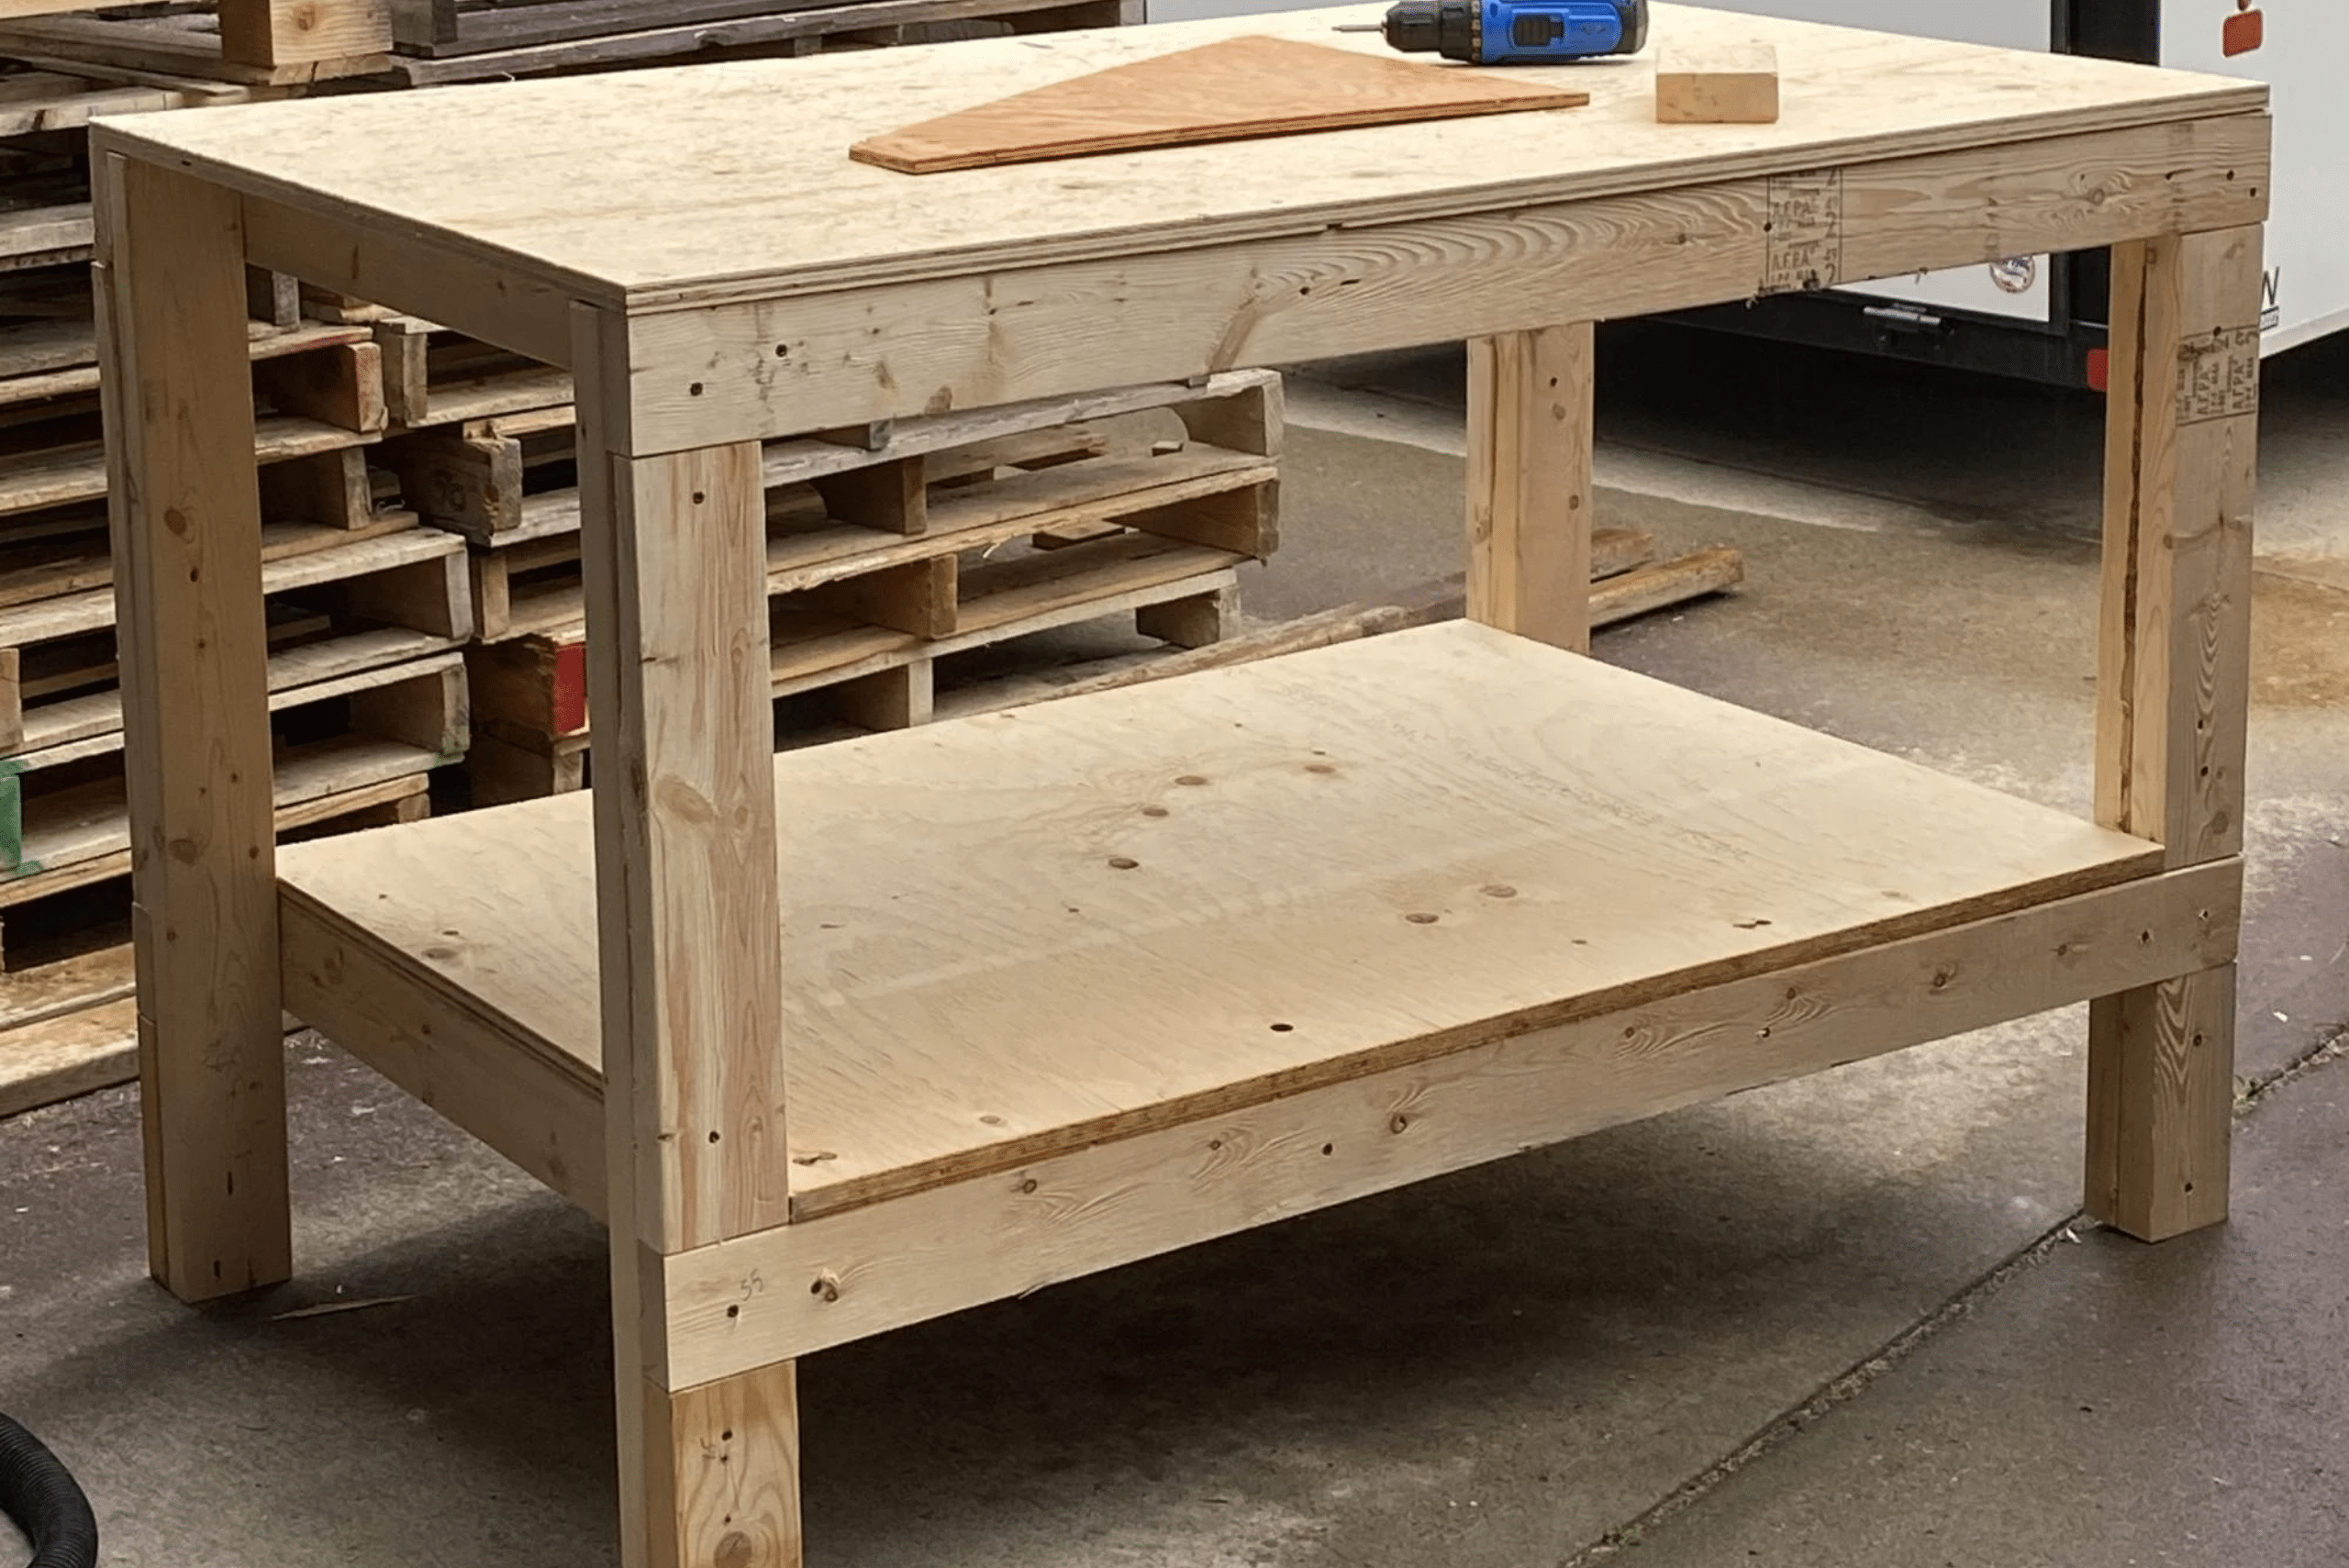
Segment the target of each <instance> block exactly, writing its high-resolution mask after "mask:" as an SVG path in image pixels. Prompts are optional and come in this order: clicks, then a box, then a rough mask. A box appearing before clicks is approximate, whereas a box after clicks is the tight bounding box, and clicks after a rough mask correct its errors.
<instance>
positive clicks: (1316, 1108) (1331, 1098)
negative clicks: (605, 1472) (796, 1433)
mask: <svg viewBox="0 0 2349 1568" xmlns="http://www.w3.org/2000/svg"><path fill="white" fill-rule="evenodd" d="M2241 895H2242V869H2241V864H2240V862H2216V863H2213V864H2210V865H2205V866H2200V867H2196V868H2194V869H2192V870H2189V871H2185V872H2177V873H2169V874H2168V875H2166V876H2161V877H2154V878H2149V879H2146V880H2143V881H2139V882H2133V883H2129V884H2123V885H2122V886H2121V887H2117V888H2110V889H2106V890H2104V891H2102V892H2099V893H2092V894H2085V895H2081V896H2079V897H2076V898H2073V899H2068V900H2065V901H2062V902H2059V903H2054V904H2048V905H2042V906H2037V907H2034V908H2032V909H2029V910H2025V911H2022V912H2021V913H2019V914H2015V915H2009V916H2003V917H1998V918H1997V919H1993V920H1986V921H1981V922H1977V923H1976V924H1973V925H1968V926H1963V927H1959V928H1956V929H1951V930H1946V931H1941V932H1936V933H1934V934H1932V935H1931V936H1924V937H1918V938H1914V939H1912V940H1909V941H1906V942H1900V943H1894V944H1890V945H1887V946H1885V947H1880V948H1874V949H1870V950H1867V951H1864V952H1859V953H1855V954H1851V955H1848V956H1845V957H1842V958H1837V959H1831V960H1828V961H1825V962H1820V963H1817V964H1810V965H1806V966H1802V967H1799V968H1795V969H1790V970H1784V971H1780V972H1778V973H1773V974H1766V975H1757V976H1753V977H1752V978H1749V979H1745V980H1739V981H1733V982H1731V983H1730V984H1725V985H1720V986H1716V987H1711V988H1709V989H1705V990H1700V991H1696V992H1690V993H1687V994H1684V995H1678V996H1674V997H1670V998H1667V999H1664V1000H1662V1001H1658V1002H1655V1003H1653V1004H1650V1005H1647V1006H1641V1007H1635V1008H1632V1009H1630V1010H1627V1011H1624V1012H1619V1013H1611V1014H1609V1015H1608V1016H1606V1017H1604V1018H1591V1019H1586V1020H1584V1021H1582V1022H1579V1023H1575V1024H1570V1025H1566V1026H1564V1027H1562V1028H1558V1029H1547V1030H1542V1031H1538V1032H1535V1033H1531V1034H1525V1035H1520V1036H1516V1037H1514V1038H1512V1039H1508V1040H1499V1041H1496V1042H1493V1043H1491V1044H1487V1045H1483V1046H1479V1047H1476V1048H1475V1049H1473V1050H1469V1051H1459V1052H1455V1053H1453V1054H1451V1055H1447V1056H1443V1057H1439V1058H1436V1059H1434V1060H1432V1061H1430V1062H1420V1063H1416V1064H1413V1065H1411V1066H1408V1067H1405V1068H1399V1069H1396V1070H1393V1071H1390V1072H1387V1073H1381V1074H1377V1075H1375V1076H1371V1077H1365V1078H1359V1079H1354V1080H1351V1081H1349V1082H1346V1083H1342V1084H1332V1085H1330V1086H1328V1087H1324V1088H1320V1089H1315V1090H1311V1091H1308V1092H1307V1093H1303V1094H1298V1095H1289V1096H1286V1097H1284V1098H1280V1099H1276V1100H1272V1101H1269V1102H1265V1103H1263V1104H1259V1105H1256V1106H1250V1107H1248V1108H1246V1109H1243V1110H1240V1111H1235V1112H1233V1113H1230V1114H1228V1115H1225V1116H1220V1117H1215V1118H1207V1119H1202V1120H1198V1121H1195V1122H1191V1123H1188V1124H1186V1125H1184V1126H1180V1127H1175V1128H1169V1129H1163V1130H1160V1131H1156V1132H1152V1133H1148V1134H1145V1135H1143V1136H1141V1137H1138V1138H1133V1139H1130V1140H1120V1141H1113V1142H1108V1143H1104V1144H1100V1145H1097V1146H1095V1147H1093V1148H1090V1149H1085V1150H1083V1151H1078V1152H1074V1153H1071V1154H1066V1155H1063V1156H1060V1157H1059V1158H1057V1159H1053V1160H1049V1161H1043V1162H1037V1163H1034V1164H1030V1165H1026V1166H1022V1167H1019V1168H1018V1169H1014V1170H1010V1171H1005V1172H1000V1173H995V1174H991V1175H988V1176H985V1177H981V1178H978V1179H976V1180H974V1181H969V1182H963V1183H958V1184H952V1185H949V1186H943V1187H935V1188H931V1189H930V1190H929V1191H926V1192H922V1193H918V1194H915V1195H909V1196H907V1197H902V1198H896V1199H893V1200H891V1201H889V1202H886V1203H881V1204H875V1205H873V1206H870V1207H864V1208H859V1209H852V1210H850V1211H848V1212H845V1213H842V1214H839V1215H835V1216H831V1217H829V1218H818V1219H811V1220H803V1221H799V1222H797V1223H795V1224H792V1225H788V1226H783V1227H778V1228H777V1229H773V1230H769V1231H765V1232H763V1233H761V1234H759V1235H755V1236H746V1237H741V1238H739V1239H737V1240H732V1241H728V1242H724V1243H721V1244H719V1245H718V1246H715V1247H709V1248H705V1249H701V1250H699V1251H692V1252H687V1253H684V1254H682V1255H679V1256H674V1257H671V1258H667V1259H664V1260H662V1270H663V1277H664V1284H665V1291H666V1296H667V1302H668V1310H667V1318H668V1321H669V1325H670V1336H669V1343H668V1352H669V1355H668V1362H667V1364H666V1366H665V1368H664V1369H663V1375H664V1376H665V1380H666V1381H667V1382H668V1384H669V1385H671V1386H674V1387H689V1386H692V1385H696V1384H698V1383H702V1382H705V1381H707V1380H708V1379H710V1378H713V1377H719V1376H725V1375H729V1374H730V1373H735V1372H737V1371H740V1370H741V1369H745V1368H750V1367H755V1366H759V1365H761V1364H763V1363H764V1362H769V1361H772V1360H775V1359H779V1358H783V1357H796V1356H801V1355H807V1354H809V1353H811V1352H813V1351H818V1350H822V1349H825V1348H827V1347H829V1346H831V1345H837V1344H842V1343H846V1342H847V1341H849V1340H858V1339H863V1338H864V1337H865V1336H867V1335H870V1334H876V1333H881V1332H885V1331H886V1330H887V1329H896V1328H901V1327H904V1326H906V1325H907V1324H910V1323H917V1322H920V1321H922V1320H924V1319H926V1318H936V1317H941V1316H943V1315H944V1314H946V1313H949V1312H953V1311H959V1310H961V1309H962V1308H963V1307H972V1306H975V1305H978V1304H979V1303H981V1302H985V1301H992V1300H999V1299H1001V1298H1003V1297H1006V1296H1021V1295H1025V1294H1027V1293H1028V1292H1030V1291H1032V1290H1035V1289H1037V1288H1040V1287H1041V1286H1043V1285H1046V1284H1053V1283H1056V1282H1058V1281H1062V1280H1067V1279H1073V1278H1075V1277H1077V1276H1078V1275H1081V1274H1085V1273H1092V1272H1094V1271H1096V1270H1099V1269H1104V1268H1110V1267H1114V1266H1116V1265H1118V1264H1119V1263H1125V1262H1132V1261H1134V1260H1136V1259H1140V1258H1145V1257H1149V1256H1152V1255H1153V1254H1155V1253H1159V1252H1163V1251H1170V1250H1172V1249H1174V1248H1176V1247H1182V1246H1187V1245H1190V1244H1192V1243H1194V1242H1198V1241H1205V1240H1211V1239H1213V1238H1215V1237H1217V1236H1222V1235H1228V1234H1230V1233H1231V1232H1233V1231H1236V1230H1242V1229H1249V1228H1251V1227H1252V1226H1257V1225H1263V1224H1267V1223H1270V1222H1271V1221H1273V1220H1275V1219H1281V1218H1287V1217H1289V1216H1292V1215H1297V1214H1302V1213H1306V1212H1308V1211H1310V1210H1312V1209H1316V1208H1320V1207H1326V1206H1328V1205H1330V1204H1334V1203H1342V1202H1345V1201H1347V1200H1349V1199H1351V1198H1355V1197H1361V1196H1364V1195H1367V1194H1370V1193H1375V1192H1381V1191H1384V1190H1386V1189H1387V1188H1389V1187H1395V1186H1400V1185H1403V1184H1407V1183H1410V1182H1415V1181H1419V1180H1423V1179H1425V1178H1427V1177H1430V1176H1433V1175H1437V1174H1441V1173H1444V1172H1447V1171H1453V1170H1458V1169H1460V1168H1462V1167H1464V1166H1466V1165H1471V1164H1475V1163H1477V1162H1482V1161H1486V1160H1493V1159H1499V1158H1502V1157H1504V1156H1507V1155H1510V1154H1515V1153H1519V1152H1520V1151H1525V1150H1528V1149H1533V1148H1539V1147H1541V1146H1542V1145H1545V1144H1549V1143H1553V1142H1557V1141H1560V1140H1564V1139H1567V1138H1572V1137H1576V1136H1579V1135H1581V1134H1584V1133H1587V1132H1592V1131H1596V1130H1598V1129H1600V1128H1604V1127H1608V1126H1611V1125H1614V1124H1616V1123H1618V1122H1622V1121H1628V1120H1633V1119H1636V1118H1642V1117H1648V1116H1654V1115H1659V1114H1661V1113H1663V1112H1664V1111H1667V1110H1671V1109H1675V1108H1676V1107H1678V1106H1686V1105H1693V1104H1697V1103H1699V1102H1701V1101H1705V1100H1709V1099H1713V1098H1717V1097H1719V1096H1720V1095H1725V1094H1732V1093H1736V1092H1738V1091H1740V1090H1743V1089H1749V1088H1754V1087H1758V1086H1760V1085H1763V1084H1770V1083H1776V1082H1778V1081H1780V1080H1783V1079H1787V1078H1791V1077H1796V1076H1799V1075H1801V1074H1803V1073H1811V1072H1817V1071H1820V1070H1821V1069H1824V1068H1828V1067H1833V1066H1838V1065H1841V1064H1842V1063H1845V1062H1853V1061H1857V1060H1860V1059H1863V1058H1865V1057H1868V1056H1873V1055H1876V1054H1879V1053H1881V1052H1884V1051H1892V1050H1897V1049H1899V1048H1901V1047H1904V1046H1909V1045H1914V1044H1917V1043H1920V1042H1921V1041H1924V1040H1934V1039H1939V1038H1943V1037H1946V1036H1948V1035H1952V1034H1955V1033H1959V1032H1961V1031H1964V1030H1966V1029H1978V1028H1982V1027H1985V1026H1987V1025H1989V1024H1993V1023H1998V1022H2002V1021H2004V1020H2006V1019H2009V1018H2020V1017H2028V1016H2030V1015H2032V1014H2033V1013H2036V1012H2040V1011H2043V1010H2045V1009H2047V1008H2049V1007H2054V1006H2063V1005H2064V1004H2065V1003H2066V1002H2068V1001H2072V1000H2076V998H2077V997H2078V996H2079V995H2081V994H2082V993H2083V992H2084V991H2093V990H2096V989H2098V988H2100V987H2103V986H2106V985H2113V984H2121V985H2126V984H2130V983H2131V982H2132V979H2133V978H2135V977H2138V976H2144V975H2151V974H2158V973H2164V972H2165V970H2167V969H2169V968H2171V967H2174V966H2177V965H2180V964H2183V965H2186V966H2188V967H2192V966H2195V965H2198V964H2204V963H2208V962H2212V961H2216V960H2221V959H2223V958H2225V957H2230V956H2232V953H2233V951H2234V947H2235V932H2236V929H2237V923H2238V918H2239V915H2240V909H2241ZM2140 932H2143V933H2144V940H2142V941H2141V940H2138V933H2140Z"/></svg>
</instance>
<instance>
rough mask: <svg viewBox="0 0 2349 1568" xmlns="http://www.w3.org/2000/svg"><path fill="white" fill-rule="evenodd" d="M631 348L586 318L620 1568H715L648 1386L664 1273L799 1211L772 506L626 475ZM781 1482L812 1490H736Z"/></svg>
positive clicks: (577, 325)
mask: <svg viewBox="0 0 2349 1568" xmlns="http://www.w3.org/2000/svg"><path fill="white" fill-rule="evenodd" d="M620 326H621V323H620V322H619V321H618V318H616V317H611V316H609V315H607V314H605V313H603V312H599V311H597V310H595V309H593V308H591V307H589V306H584V305H582V306H577V307H575V308H574V309H573V313H572V331H573V338H572V350H571V359H570V362H571V363H572V364H573V367H574V368H575V370H576V372H577V381H578V386H579V390H580V394H581V395H580V398H579V404H578V424H579V433H578V438H577V450H578V453H579V462H578V468H579V488H580V501H581V516H582V519H583V526H584V533H583V536H582V540H581V542H582V545H583V549H584V578H585V582H584V589H585V592H586V595H587V598H588V601H589V603H591V604H592V605H593V606H595V618H596V626H597V629H598V632H599V635H598V637H597V638H596V640H595V642H594V643H593V644H592V645H591V646H590V650H589V669H588V706H589V710H590V713H591V715H592V717H593V718H594V721H595V723H596V725H597V726H598V727H599V728H602V729H603V730H604V732H605V733H606V734H607V736H609V737H610V738H611V740H612V741H613V745H612V748H611V751H612V754H611V756H610V758H609V759H608V760H609V762H610V764H611V766H610V767H609V769H608V770H607V771H608V772H609V773H617V774H618V786H617V787H613V786H612V785H609V784H607V787H606V788H603V789H600V790H596V791H594V792H593V795H592V801H593V806H594V810H593V820H594V839H595V842H596V844H597V845H598V846H600V847H599V848H598V850H597V851H596V853H595V857H594V859H595V871H594V883H595V898H594V901H593V902H594V907H595V910H596V922H595V929H596V948H597V952H596V959H595V961H594V962H593V964H592V968H593V970H594V973H595V976H596V982H597V984H596V994H597V995H598V998H599V1002H598V1006H599V1014H600V1017H599V1020H598V1028H599V1030H600V1035H599V1039H598V1040H597V1049H598V1052H599V1068H598V1072H599V1075H600V1079H601V1082H602V1084H603V1091H604V1093H603V1102H604V1103H603V1145H604V1151H605V1172H606V1183H607V1186H606V1192H607V1199H606V1204H605V1224H606V1228H607V1230H608V1231H609V1241H610V1249H609V1250H610V1258H611V1310H612V1364H613V1404H614V1425H615V1427H616V1429H617V1432H618V1443H617V1447H618V1460H619V1465H618V1469H619V1477H620V1485H619V1516H620V1518H619V1524H620V1562H621V1565H622V1568H669V1565H670V1564H672V1563H679V1562H682V1561H691V1560H694V1559H681V1558H680V1556H679V1553H680V1551H681V1550H682V1549H683V1547H684V1546H685V1542H683V1541H681V1540H680V1530H679V1519H678V1518H677V1515H676V1513H675V1511H674V1501H675V1499H674V1496H672V1494H671V1493H670V1491H669V1490H668V1489H667V1488H664V1487H663V1486H662V1485H660V1484H659V1483H658V1482H657V1480H656V1479H655V1478H656V1477H658V1476H660V1475H662V1474H663V1473H668V1470H669V1467H670V1466H671V1465H672V1464H673V1463H674V1462H682V1459H683V1456H682V1455H679V1454H676V1453H675V1452H674V1422H673V1421H672V1419H671V1412H670V1410H669V1408H668V1407H667V1402H666V1398H665V1396H663V1395H662V1392H661V1391H660V1390H659V1389H657V1388H655V1387H654V1386H652V1385H651V1382H650V1380H649V1379H648V1378H647V1377H646V1376H645V1375H644V1370H643V1369H644V1367H645V1365H646V1364H647V1362H650V1361H653V1360H657V1359H658V1355H659V1344H660V1340H661V1338H662V1324H661V1321H660V1317H659V1303H658V1300H657V1299H656V1297H655V1296H653V1294H652V1293H651V1290H650V1289H649V1288H648V1287H649V1285H650V1284H651V1278H652V1276H651V1274H650V1273H648V1270H649V1269H650V1268H651V1266H652V1264H651V1260H653V1259H655V1258H657V1257H658V1256H659V1255H660V1254H661V1253H662V1252H663V1251H675V1250H678V1249H680V1248H683V1247H686V1246H690V1245H693V1244H695V1242H696V1240H697V1239H703V1238H707V1237H711V1236H724V1235H739V1234H742V1233H743V1232H745V1231H747V1230H749V1229H755V1228H757V1227H759V1226H761V1225H763V1224H773V1223H778V1222H780V1221H781V1220H782V1219H784V1218H787V1215H788V1211H789V1206H790V1189H789V1177H788V1172H789V1169H790V1167H789V1164H788V1162H787V1156H788V1154H789V1146H788V1144H787V1142H786V1131H785V1129H786V1128H787V1126H788V1123H787V1122H786V1120H785V1109H786V1106H785V1096H784V1083H785V1069H784V1051H783V1042H782V1040H781V1038H780V1030H781V1029H782V1024H783V954H782V921H781V916H780V911H779V908H778V877H777V873H776V872H775V869H774V856H775V846H776V844H777V842H778V838H777V833H776V817H775V809H774V796H773V794H772V792H771V790H770V789H769V787H768V779H769V774H768V773H767V771H766V769H765V767H764V766H763V763H762V759H763V758H764V757H765V756H766V754H767V753H768V751H769V748H770V746H771V744H772V735H773V728H772V723H773V719H772V715H771V713H770V711H769V708H768V705H767V703H766V701H765V700H764V693H763V690H762V687H761V684H760V683H759V681H758V679H757V676H758V666H759V664H760V663H761V662H763V659H764V656H765V651H766V650H765V641H766V617H765V603H766V597H765V593H764V586H763V582H762V580H761V573H759V571H758V565H759V562H760V556H761V550H762V547H763V543H764V539H765V534H766V497H765V491H764V487H763V484H761V482H760V454H759V449H758V447H757V446H756V445H755V444H754V443H751V442H741V443H738V444H736V445H734V446H731V447H726V448H711V449H707V450H702V451H698V452H692V453H687V454H685V455H683V456H680V457H675V458H664V459H656V460H651V461H640V460H634V459H629V458H624V457H621V456H619V455H618V454H617V453H616V452H615V450H614V449H613V446H612V443H611V440H610V415H611V411H612V409H613V407H614V406H616V404H617V401H618V393H619V388H620V386H621V385H622V384H624V381H625V377H626V375H627V363H628V361H627V353H626V340H625V338H624V337H623V335H622V333H621V332H620V330H619V328H620ZM705 1129H706V1130H707V1140H706V1141H705V1139H704V1132H705ZM761 1452H762V1453H765V1452H766V1451H765V1450H764V1449H762V1450H761ZM771 1481H773V1482H775V1483H777V1484H780V1485H788V1486H792V1487H796V1485H797V1481H796V1475H792V1476H784V1477H771V1476H768V1475H764V1474H760V1475H745V1476H741V1477H738V1478H737V1483H736V1484H737V1485H761V1486H764V1485H767V1484H768V1483H770V1482H771ZM706 1544H707V1543H695V1546H696V1551H697V1552H698V1550H699V1548H700V1546H702V1545H706ZM728 1555H729V1556H730V1557H736V1558H740V1559H741V1560H743V1561H745V1562H746V1563H747V1562H748V1561H749V1560H748V1558H747V1555H746V1554H744V1553H739V1552H729V1554H728ZM794 1555H795V1556H796V1551H795V1552H794ZM778 1568H798V1564H797V1563H796V1562H790V1563H787V1564H781V1565H778Z"/></svg>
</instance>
